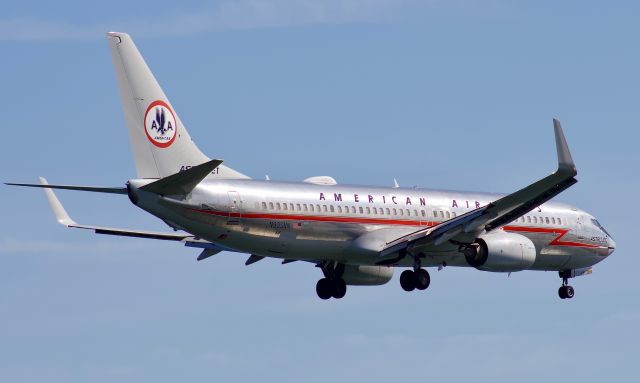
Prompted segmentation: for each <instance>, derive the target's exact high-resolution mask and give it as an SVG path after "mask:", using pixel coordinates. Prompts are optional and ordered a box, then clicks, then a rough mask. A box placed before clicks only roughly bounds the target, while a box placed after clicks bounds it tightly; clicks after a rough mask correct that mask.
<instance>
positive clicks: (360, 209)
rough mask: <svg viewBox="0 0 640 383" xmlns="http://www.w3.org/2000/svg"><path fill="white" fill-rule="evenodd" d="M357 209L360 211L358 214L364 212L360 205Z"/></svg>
mask: <svg viewBox="0 0 640 383" xmlns="http://www.w3.org/2000/svg"><path fill="white" fill-rule="evenodd" d="M358 211H359V212H360V214H362V213H364V211H363V210H362V206H360V207H359V208H358Z"/></svg>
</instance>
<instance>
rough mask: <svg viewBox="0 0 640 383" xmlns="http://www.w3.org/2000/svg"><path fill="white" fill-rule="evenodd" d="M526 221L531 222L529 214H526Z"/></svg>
mask: <svg viewBox="0 0 640 383" xmlns="http://www.w3.org/2000/svg"><path fill="white" fill-rule="evenodd" d="M527 222H528V223H531V216H530V215H528V216H527Z"/></svg>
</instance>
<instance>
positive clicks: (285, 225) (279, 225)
mask: <svg viewBox="0 0 640 383" xmlns="http://www.w3.org/2000/svg"><path fill="white" fill-rule="evenodd" d="M267 227H269V228H270V229H276V230H282V229H291V224H290V223H289V222H284V221H269V222H267Z"/></svg>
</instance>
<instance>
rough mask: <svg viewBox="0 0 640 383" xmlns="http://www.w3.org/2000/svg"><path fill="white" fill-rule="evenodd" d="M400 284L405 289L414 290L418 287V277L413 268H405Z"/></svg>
mask: <svg viewBox="0 0 640 383" xmlns="http://www.w3.org/2000/svg"><path fill="white" fill-rule="evenodd" d="M400 286H401V287H402V289H403V290H404V291H413V290H414V289H415V288H416V277H415V275H414V273H413V270H405V271H403V272H402V274H400Z"/></svg>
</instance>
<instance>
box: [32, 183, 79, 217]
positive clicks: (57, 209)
mask: <svg viewBox="0 0 640 383" xmlns="http://www.w3.org/2000/svg"><path fill="white" fill-rule="evenodd" d="M40 183H41V184H42V185H49V183H48V182H47V180H46V179H45V178H44V177H40ZM44 193H45V194H46V195H47V199H48V200H49V204H50V205H51V209H52V210H53V214H54V215H55V217H56V220H57V221H58V222H59V223H60V224H62V225H64V226H67V227H69V226H76V225H77V223H76V222H75V221H74V220H72V219H71V217H69V214H67V211H66V210H64V207H62V203H60V200H59V199H58V197H56V195H55V193H54V192H53V190H52V189H44Z"/></svg>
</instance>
